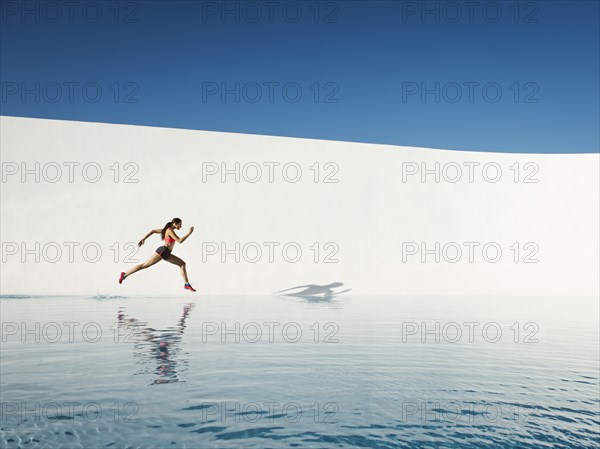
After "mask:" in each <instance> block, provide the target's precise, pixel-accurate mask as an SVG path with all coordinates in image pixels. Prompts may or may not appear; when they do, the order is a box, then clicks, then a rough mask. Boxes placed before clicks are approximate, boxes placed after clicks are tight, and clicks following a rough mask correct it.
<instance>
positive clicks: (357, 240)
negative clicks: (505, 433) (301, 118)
mask: <svg viewBox="0 0 600 449" xmlns="http://www.w3.org/2000/svg"><path fill="white" fill-rule="evenodd" d="M0 125H1V141H0V143H1V160H2V163H3V176H6V177H5V179H3V180H2V184H1V234H2V235H1V240H2V242H3V254H2V256H3V263H2V270H1V278H0V280H1V285H2V287H1V291H2V293H3V294H10V293H25V294H107V295H108V294H113V295H114V294H120V295H137V294H149V295H160V294H179V293H184V292H183V290H182V282H181V280H180V277H179V273H178V270H177V268H176V267H175V266H172V265H170V264H167V263H165V262H161V263H159V264H158V265H157V266H155V267H152V268H151V269H149V270H147V271H143V272H141V273H138V274H136V275H134V276H132V277H131V278H129V279H127V280H126V281H125V283H124V284H123V285H122V286H119V285H118V284H117V277H118V274H119V272H120V271H122V270H125V269H127V268H129V267H130V266H131V264H127V263H124V262H123V258H124V256H125V254H126V253H128V252H129V251H124V250H123V245H124V244H126V243H127V242H133V241H135V242H137V241H138V240H139V239H140V238H141V237H142V236H143V235H144V234H145V233H146V232H147V231H148V230H149V229H151V228H158V227H162V226H163V225H164V223H165V222H166V221H168V220H169V219H171V218H172V217H174V216H179V217H181V218H182V219H183V221H184V229H182V231H180V233H179V234H180V235H182V234H183V231H185V230H187V229H188V227H189V226H190V225H193V226H195V228H196V232H195V233H194V234H193V235H192V236H191V237H190V239H189V240H188V241H186V242H185V243H184V244H183V245H176V247H175V251H174V253H175V254H176V255H179V256H180V257H182V258H183V259H185V260H186V261H187V262H188V270H189V272H190V276H191V280H192V283H193V284H194V285H195V286H196V287H197V288H198V289H199V291H200V292H202V293H206V294H264V293H272V292H274V291H277V290H281V289H284V288H288V287H292V286H295V285H302V284H309V283H313V284H326V283H331V282H335V281H340V282H344V283H345V286H346V287H348V288H352V294H407V295H414V294H417V295H420V294H424V295H425V294H441V295H538V294H539V295H553V294H556V295H597V294H598V272H599V221H598V220H599V185H598V182H599V176H598V175H599V162H600V161H599V155H598V154H581V155H575V154H569V155H567V154H563V155H531V154H498V153H476V152H459V151H446V150H434V149H424V148H408V147H396V146H389V145H372V144H358V143H347V142H332V141H318V140H309V139H294V138H280V137H269V136H255V135H244V134H231V133H218V132H203V131H189V130H178V129H164V128H151V127H141V126H125V125H109V124H98V123H81V122H69V121H56V120H38V119H25V118H13V117H4V116H3V117H1V119H0ZM432 132H433V131H432ZM236 161H237V162H240V164H241V165H242V166H243V165H244V164H247V163H250V162H256V163H258V164H259V165H261V166H263V169H264V170H263V177H262V179H261V180H260V181H259V182H256V183H250V182H246V181H244V180H243V179H242V180H241V182H240V183H236V182H234V180H233V176H229V177H228V178H227V182H225V183H222V182H221V181H220V178H219V177H218V176H212V177H210V178H208V180H207V182H202V170H203V163H207V162H216V163H219V164H220V163H221V162H226V163H227V164H228V166H229V167H230V168H233V167H234V164H235V162H236ZM23 162H24V163H26V164H27V167H28V168H30V169H34V167H35V166H34V164H35V162H39V163H40V173H39V174H40V178H41V179H40V182H35V179H34V175H27V176H26V179H25V181H26V182H22V179H21V173H17V174H16V175H7V170H8V171H10V170H11V169H12V168H14V166H13V165H12V164H11V163H17V164H18V165H19V166H20V164H21V163H23ZM65 162H79V163H80V164H81V165H80V166H79V167H76V168H75V171H74V176H75V178H74V182H73V183H70V182H69V180H68V170H67V167H66V166H65V165H64V163H65ZM89 162H93V163H96V164H99V166H100V167H101V168H102V169H103V173H102V176H101V178H100V180H99V181H98V182H96V183H92V182H87V181H85V180H84V179H83V176H82V170H81V168H82V165H83V164H85V163H89ZM115 162H116V163H118V164H119V165H120V167H121V176H123V175H124V174H126V173H128V172H131V170H124V164H126V163H127V162H133V163H135V164H137V166H138V167H139V171H138V173H137V174H136V175H135V176H134V178H136V179H138V180H139V182H138V183H124V182H122V180H121V182H117V183H115V182H114V179H113V177H114V174H115V173H114V171H111V170H109V167H110V166H112V165H113V164H114V163H115ZM265 162H279V163H280V164H281V165H280V166H279V167H278V168H276V169H275V182H273V183H270V182H268V173H267V168H266V167H265V166H264V165H263V163H265ZM288 162H294V163H297V164H299V166H300V167H301V168H302V169H303V175H302V177H301V179H300V181H298V182H297V183H291V182H286V181H285V180H284V179H283V177H282V172H281V166H282V165H283V164H285V163H288ZM315 162H318V163H319V164H320V166H321V174H322V175H323V174H326V173H327V172H328V171H327V170H324V169H323V166H324V164H325V163H327V162H333V163H335V164H337V166H338V167H339V172H338V173H337V175H336V176H335V178H337V179H338V180H339V182H338V183H323V182H319V183H315V182H314V180H313V174H314V171H311V170H310V169H309V167H310V166H312V165H313V164H314V163H315ZM413 162H414V163H417V164H420V163H421V162H426V163H427V166H428V167H429V168H433V167H434V165H435V163H436V162H439V163H440V164H441V165H440V167H443V166H444V164H448V163H457V164H458V165H460V166H461V167H462V168H463V177H462V179H461V180H460V181H458V182H456V183H451V182H447V181H444V180H443V179H442V180H441V181H440V182H439V183H436V182H434V179H433V176H432V175H430V176H428V178H427V179H426V182H425V183H423V182H421V181H420V180H419V177H418V176H412V177H410V178H408V180H407V182H403V180H402V172H403V167H404V168H406V167H407V165H406V164H407V163H413ZM470 162H473V163H479V164H480V165H479V166H478V167H476V168H475V172H474V174H475V180H474V182H473V183H470V182H468V179H467V178H468V173H467V167H466V166H465V165H464V164H465V163H470ZM528 162H531V163H534V164H537V167H538V169H539V171H538V172H537V174H535V176H534V178H535V179H537V180H538V181H539V182H537V183H524V182H514V179H513V176H514V171H511V170H510V169H509V167H510V166H513V167H515V166H514V165H513V164H515V163H518V165H519V167H520V170H521V176H524V175H526V174H528V173H531V171H532V170H531V169H528V170H527V169H525V166H524V164H526V163H528ZM51 163H56V164H59V165H60V166H62V170H63V172H62V178H61V179H60V180H59V181H58V182H55V183H51V182H47V181H46V180H45V179H44V175H45V176H46V178H47V179H50V178H52V177H54V176H55V173H56V172H55V169H54V168H53V167H55V166H52V165H48V164H51ZM486 163H494V164H498V166H499V167H500V168H501V169H502V176H501V178H500V180H499V181H498V182H496V183H492V182H487V181H485V180H484V179H483V177H482V170H481V168H482V166H483V164H486ZM403 164H404V165H403ZM43 167H46V171H45V172H44V170H43ZM446 167H448V168H449V169H450V168H451V166H449V165H446ZM20 169H21V167H19V170H20ZM253 173H254V172H252V173H250V172H249V173H248V175H252V174H253ZM88 174H89V175H90V176H94V170H92V169H90V171H89V172H88ZM289 174H290V175H293V170H291V169H290V172H289ZM452 174H453V172H452V171H449V172H447V175H448V176H451V175H452ZM488 174H489V175H490V176H493V175H494V170H492V169H491V168H490V171H489V173H488ZM521 181H522V179H521ZM22 242H25V244H26V246H27V247H28V248H29V249H33V248H35V242H39V243H40V253H42V251H41V249H42V248H43V247H44V245H46V251H47V253H46V255H45V257H44V255H43V254H40V257H41V259H40V261H39V263H36V262H35V260H34V256H35V254H30V255H28V256H26V261H25V263H23V262H22V260H21V257H22V254H21V249H19V252H18V253H17V254H14V255H12V254H11V253H12V252H14V248H15V246H14V245H15V244H16V245H17V246H19V245H21V243H22ZM50 242H56V243H54V244H53V245H54V249H55V248H56V246H58V247H60V248H62V251H63V254H62V256H61V257H60V258H59V260H58V261H57V262H55V263H52V262H51V261H50V260H49V259H50V258H53V257H55V255H56V253H55V251H54V249H53V247H52V246H51V245H48V244H49V243H50ZM65 242H76V243H78V244H79V246H78V247H76V248H75V252H74V262H73V263H70V262H69V257H68V246H66V245H65ZM88 242H96V244H97V245H99V247H100V248H101V249H102V257H101V258H100V260H99V261H98V262H96V263H91V262H88V261H86V260H85V259H84V258H83V255H82V253H81V248H82V246H83V245H84V244H86V243H88ZM115 242H118V243H119V245H120V246H121V252H120V254H119V256H120V257H119V258H120V261H118V262H117V263H115V261H114V260H113V258H114V251H111V249H110V247H111V245H112V244H113V243H115ZM203 242H217V243H220V242H226V243H227V245H228V246H229V247H230V248H233V247H234V243H235V242H241V244H242V245H244V244H245V243H248V242H257V243H259V244H260V245H261V246H262V247H263V249H264V253H263V256H262V258H261V260H260V261H259V262H257V263H250V262H249V261H248V260H244V259H243V257H242V260H241V261H240V263H235V262H234V261H233V256H229V257H228V261H227V262H226V263H222V262H221V260H220V255H217V256H209V257H208V261H207V262H206V263H203V262H202V257H203V254H202V253H203V246H202V245H203ZM263 242H280V244H281V245H283V244H285V243H286V242H297V243H298V244H299V245H300V247H301V248H302V250H303V257H302V258H301V260H300V261H299V262H297V263H289V262H286V261H285V260H284V259H283V257H282V254H281V250H280V249H281V246H279V249H278V250H276V252H275V263H269V262H268V254H267V247H266V246H264V245H263ZM314 242H319V243H320V245H321V254H320V258H321V259H322V258H323V256H324V253H325V252H324V250H323V245H324V244H325V243H327V242H335V243H336V244H337V245H338V247H339V252H338V253H337V258H338V259H339V262H338V263H322V261H321V262H319V263H315V262H314V260H313V257H314V253H313V252H312V251H311V250H310V249H309V247H310V246H311V245H312V244H313V243H314ZM403 242H418V243H420V242H427V244H428V246H429V247H430V248H433V247H434V243H435V242H440V243H441V244H442V245H444V244H445V243H447V242H457V243H459V244H460V245H461V246H462V248H463V250H464V251H465V253H464V254H463V256H462V258H461V259H460V260H459V261H458V262H457V263H449V262H447V261H445V260H444V259H443V258H442V261H441V262H440V263H435V262H434V261H433V256H429V258H428V260H427V261H426V263H422V262H421V260H420V258H419V257H418V256H413V257H410V258H409V259H408V261H407V262H406V263H403V262H402V243H403ZM463 242H479V243H480V244H481V246H479V247H478V248H477V249H476V252H475V262H474V263H469V261H468V254H467V253H466V251H467V249H468V248H467V247H466V246H464V245H463ZM487 242H496V243H497V244H498V245H499V246H500V247H501V248H502V250H503V254H502V257H501V259H500V261H499V262H497V263H490V262H486V261H485V260H484V259H483V257H482V254H481V247H482V245H484V244H485V243H487ZM514 242H519V245H520V246H521V253H520V259H521V260H520V261H519V262H518V263H515V262H514V261H513V256H514V253H513V251H512V250H510V249H509V247H510V246H511V245H512V244H513V243H514ZM527 242H534V243H535V244H536V245H537V246H538V247H539V252H537V254H536V256H535V258H537V259H538V260H539V262H538V263H523V262H522V259H523V257H524V256H525V255H526V254H528V253H529V252H530V250H527V251H524V249H523V247H522V246H523V245H524V244H526V243H527ZM160 244H161V242H160V240H159V238H158V237H156V236H154V237H153V238H151V239H149V241H148V243H147V245H146V246H144V247H142V248H141V249H140V251H139V252H138V254H137V256H136V257H137V258H138V259H140V260H141V261H143V260H145V259H146V258H148V257H149V256H150V255H151V254H152V252H153V251H154V249H155V248H156V247H157V246H159V245H160ZM532 248H533V247H532ZM253 254H254V253H252V254H249V255H248V256H249V257H250V256H252V255H253ZM89 255H90V257H93V255H94V254H93V251H91V250H90V253H89ZM290 255H292V252H290ZM452 255H453V253H452V254H450V253H449V254H448V256H449V257H451V256H452ZM490 255H493V254H492V251H490Z"/></svg>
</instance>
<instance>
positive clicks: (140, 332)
mask: <svg viewBox="0 0 600 449" xmlns="http://www.w3.org/2000/svg"><path fill="white" fill-rule="evenodd" d="M193 308H194V304H186V305H185V306H184V307H183V314H182V315H181V318H180V319H179V321H178V323H177V326H176V327H175V328H168V329H166V330H156V329H152V328H150V327H147V323H144V322H141V321H139V320H138V319H136V318H132V317H127V316H126V315H125V312H124V310H122V309H119V314H118V316H119V325H120V326H122V327H125V328H127V329H129V330H130V331H132V334H133V335H135V336H141V337H142V339H143V341H142V343H143V342H146V343H148V344H149V346H146V345H136V347H137V348H139V349H140V350H141V351H140V353H139V354H140V355H142V357H143V356H145V355H149V356H150V359H155V360H156V361H157V362H158V366H157V367H156V369H155V370H154V372H155V373H156V374H158V376H159V377H158V378H157V379H154V380H153V381H152V383H153V384H165V383H172V382H178V381H179V378H178V374H177V360H176V355H177V353H178V352H179V351H178V349H179V348H178V346H179V342H180V341H181V339H182V337H183V330H184V329H185V320H186V318H188V316H189V314H190V312H191V310H192V309H193ZM142 364H145V362H144V361H142Z"/></svg>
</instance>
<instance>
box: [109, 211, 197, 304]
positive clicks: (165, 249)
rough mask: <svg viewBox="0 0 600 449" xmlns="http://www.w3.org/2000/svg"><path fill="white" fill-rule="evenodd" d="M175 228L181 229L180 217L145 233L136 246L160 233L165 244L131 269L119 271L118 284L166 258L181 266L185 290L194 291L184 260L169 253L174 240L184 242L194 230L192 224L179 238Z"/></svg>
mask: <svg viewBox="0 0 600 449" xmlns="http://www.w3.org/2000/svg"><path fill="white" fill-rule="evenodd" d="M175 229H181V219H180V218H173V220H171V221H170V222H168V223H167V224H166V225H165V227H164V228H162V230H161V229H152V230H151V231H150V232H149V233H148V234H146V237H144V238H143V239H142V240H140V242H139V243H138V246H142V245H143V244H144V242H145V241H146V239H147V238H148V237H150V236H151V235H152V234H160V235H161V238H162V239H163V240H164V241H165V244H164V245H163V246H159V247H158V248H156V253H154V254H153V255H152V256H151V257H150V259H148V260H147V261H146V262H144V263H141V264H139V265H136V266H135V267H133V268H132V269H131V270H129V271H128V272H126V273H125V272H123V273H121V277H120V278H119V284H121V283H122V282H123V280H125V278H126V277H127V276H130V275H132V274H133V273H135V272H137V271H140V270H143V269H144V268H148V267H151V266H152V265H154V264H155V263H156V262H158V261H160V259H161V258H162V259H164V260H166V261H167V262H171V263H172V264H175V265H177V266H178V267H180V268H181V275H182V276H183V280H184V281H185V285H184V288H185V289H186V290H190V291H192V292H195V291H196V290H195V289H194V287H192V286H191V285H190V281H189V280H188V275H187V271H186V269H185V262H184V261H183V260H181V259H180V258H179V257H177V256H174V255H173V254H171V251H173V246H175V242H179V243H183V242H185V240H186V239H187V238H188V237H189V236H190V235H191V234H192V232H194V227H193V226H192V227H191V228H190V231H189V232H188V233H187V234H186V235H184V236H183V237H181V238H179V237H178V236H177V234H175Z"/></svg>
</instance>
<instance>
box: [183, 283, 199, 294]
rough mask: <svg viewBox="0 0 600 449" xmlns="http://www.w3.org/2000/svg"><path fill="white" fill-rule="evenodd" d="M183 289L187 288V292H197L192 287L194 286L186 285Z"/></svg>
mask: <svg viewBox="0 0 600 449" xmlns="http://www.w3.org/2000/svg"><path fill="white" fill-rule="evenodd" d="M183 288H185V289H186V290H189V291H191V292H195V291H196V289H195V288H194V287H192V284H185V285H184V286H183Z"/></svg>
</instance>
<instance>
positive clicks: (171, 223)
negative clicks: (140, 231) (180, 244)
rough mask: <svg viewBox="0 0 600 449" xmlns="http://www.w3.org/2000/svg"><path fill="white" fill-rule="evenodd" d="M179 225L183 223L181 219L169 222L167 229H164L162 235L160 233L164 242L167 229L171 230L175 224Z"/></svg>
mask: <svg viewBox="0 0 600 449" xmlns="http://www.w3.org/2000/svg"><path fill="white" fill-rule="evenodd" d="M177 223H181V218H173V219H172V220H171V221H170V222H168V223H167V224H166V225H165V227H164V228H163V229H162V231H161V233H160V237H161V239H162V240H164V239H165V233H166V232H167V229H169V228H171V227H172V226H173V225H174V224H177Z"/></svg>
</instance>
